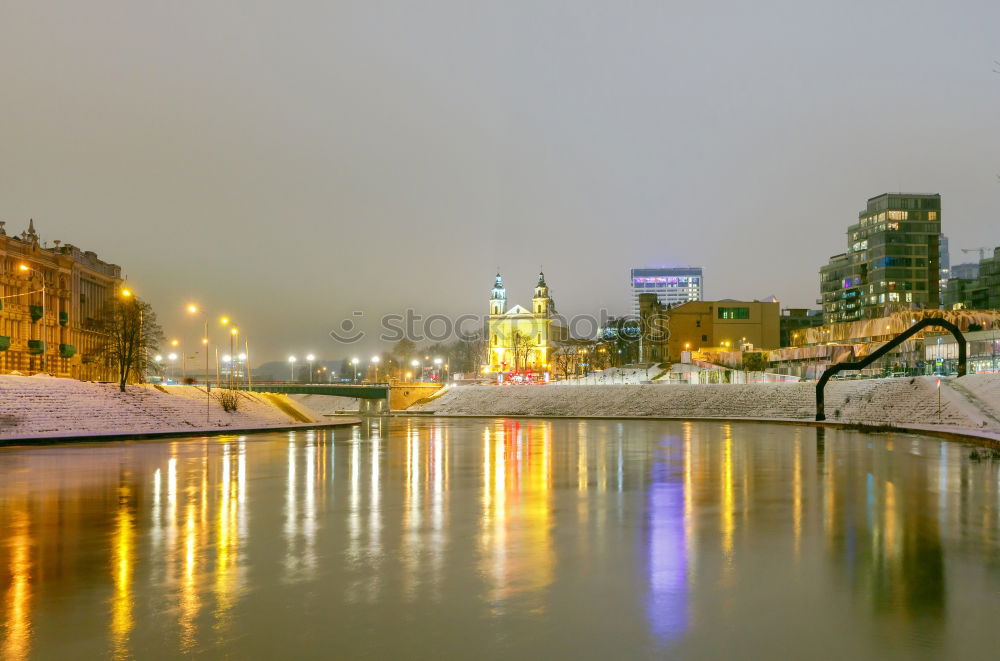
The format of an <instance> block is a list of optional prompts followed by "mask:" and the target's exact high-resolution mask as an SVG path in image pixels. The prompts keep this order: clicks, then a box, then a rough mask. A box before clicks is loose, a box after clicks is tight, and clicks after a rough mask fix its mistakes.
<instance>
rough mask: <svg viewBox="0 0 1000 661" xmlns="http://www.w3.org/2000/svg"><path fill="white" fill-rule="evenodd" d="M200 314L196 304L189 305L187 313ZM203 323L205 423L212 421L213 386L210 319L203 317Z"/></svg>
mask: <svg viewBox="0 0 1000 661" xmlns="http://www.w3.org/2000/svg"><path fill="white" fill-rule="evenodd" d="M198 312H199V310H198V306H197V305H195V304H194V303H188V306H187V313H188V314H191V315H197V314H198ZM202 321H204V322H205V334H204V335H202V337H201V346H202V349H203V350H204V351H205V421H206V422H211V421H212V384H211V383H209V381H208V317H207V316H204V315H203V316H202Z"/></svg>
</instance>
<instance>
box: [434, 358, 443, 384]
mask: <svg viewBox="0 0 1000 661" xmlns="http://www.w3.org/2000/svg"><path fill="white" fill-rule="evenodd" d="M442 362H443V361H442V360H441V359H440V358H435V359H434V373H435V375H436V376H437V381H438V383H441V363H442Z"/></svg>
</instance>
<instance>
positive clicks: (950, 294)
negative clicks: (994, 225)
mask: <svg viewBox="0 0 1000 661" xmlns="http://www.w3.org/2000/svg"><path fill="white" fill-rule="evenodd" d="M972 266H973V265H972V264H956V265H955V269H954V271H955V272H954V273H953V274H952V277H951V278H950V279H949V280H948V284H947V286H946V287H945V290H944V293H943V296H942V298H943V299H944V306H945V308H947V309H949V310H953V309H955V310H957V309H962V308H967V309H973V310H996V309H1000V248H996V249H995V250H994V251H993V256H992V257H987V256H986V255H985V251H984V254H983V258H982V259H981V260H980V261H979V263H978V264H976V265H975V268H972Z"/></svg>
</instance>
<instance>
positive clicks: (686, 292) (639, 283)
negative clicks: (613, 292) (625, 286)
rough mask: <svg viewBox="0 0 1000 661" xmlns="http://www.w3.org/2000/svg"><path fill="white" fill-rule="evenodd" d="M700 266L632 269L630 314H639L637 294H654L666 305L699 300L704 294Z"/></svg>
mask: <svg viewBox="0 0 1000 661" xmlns="http://www.w3.org/2000/svg"><path fill="white" fill-rule="evenodd" d="M703 284H704V280H703V276H702V270H701V267H695V266H684V267H677V268H649V269H632V285H631V286H632V314H633V315H635V316H636V317H638V316H639V294H656V298H657V300H658V301H659V302H660V303H661V304H662V305H666V306H673V305H679V304H681V303H687V302H688V301H700V300H702V297H703V296H704V289H703Z"/></svg>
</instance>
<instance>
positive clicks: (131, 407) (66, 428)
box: [0, 376, 319, 440]
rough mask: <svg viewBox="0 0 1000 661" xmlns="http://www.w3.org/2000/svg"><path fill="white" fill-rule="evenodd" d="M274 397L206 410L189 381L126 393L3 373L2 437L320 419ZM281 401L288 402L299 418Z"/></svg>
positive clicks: (251, 397)
mask: <svg viewBox="0 0 1000 661" xmlns="http://www.w3.org/2000/svg"><path fill="white" fill-rule="evenodd" d="M275 397H279V398H281V396H275V395H259V394H256V393H241V399H240V406H239V410H238V411H236V412H233V413H226V412H225V411H223V410H222V407H221V406H220V405H219V403H218V402H217V401H216V400H215V399H214V398H213V399H212V403H211V407H210V415H209V416H206V408H207V407H206V405H205V401H206V396H205V391H204V390H202V389H200V388H194V387H191V386H167V387H165V388H162V389H160V388H156V387H154V386H149V385H141V386H127V387H126V392H124V393H123V392H120V391H119V390H118V386H117V385H113V384H105V383H89V382H84V381H74V380H71V379H56V378H51V377H38V376H32V377H26V376H0V440H4V439H25V438H57V437H72V436H90V435H108V434H151V433H158V432H185V431H192V432H196V431H205V430H217V429H225V428H227V427H231V428H233V429H249V428H255V427H288V426H292V425H296V424H303V423H302V420H301V419H308V420H312V421H317V420H318V419H319V416H317V415H315V414H314V413H312V412H311V411H309V410H308V409H307V408H305V407H303V406H302V405H299V404H295V405H292V404H291V403H290V402H287V400H285V399H283V398H282V401H281V402H277V401H275V400H274V398H275ZM279 404H287V405H288V406H290V407H291V408H290V409H289V411H296V412H298V413H299V414H300V415H299V416H298V418H299V419H296V417H295V416H293V415H291V414H290V413H286V412H284V411H283V410H282V408H281V406H280V405H279ZM209 417H210V420H209V419H207V418H209Z"/></svg>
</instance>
